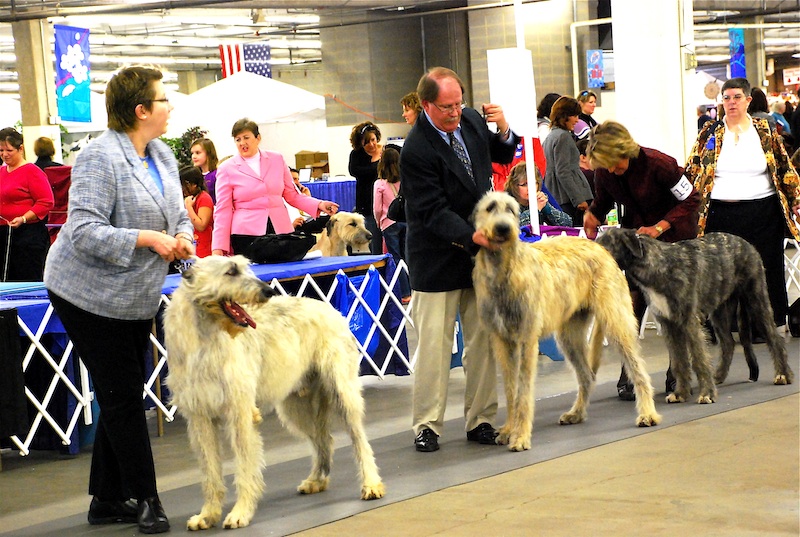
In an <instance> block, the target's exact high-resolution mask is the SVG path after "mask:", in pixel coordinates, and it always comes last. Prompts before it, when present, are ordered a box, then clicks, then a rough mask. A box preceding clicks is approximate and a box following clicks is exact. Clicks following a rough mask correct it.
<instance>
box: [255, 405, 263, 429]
mask: <svg viewBox="0 0 800 537" xmlns="http://www.w3.org/2000/svg"><path fill="white" fill-rule="evenodd" d="M262 421H264V418H263V417H262V416H261V410H259V409H258V407H255V408H253V425H258V424H259V423H261V422H262Z"/></svg>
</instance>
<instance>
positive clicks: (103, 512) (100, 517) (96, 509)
mask: <svg viewBox="0 0 800 537" xmlns="http://www.w3.org/2000/svg"><path fill="white" fill-rule="evenodd" d="M136 515H137V509H136V502H135V501H133V500H128V501H125V502H122V501H119V500H111V501H103V500H99V499H98V498H97V496H95V497H94V498H92V503H91V504H89V516H88V519H89V524H92V525H97V524H116V523H124V524H135V523H136Z"/></svg>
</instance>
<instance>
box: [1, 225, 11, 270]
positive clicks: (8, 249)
mask: <svg viewBox="0 0 800 537" xmlns="http://www.w3.org/2000/svg"><path fill="white" fill-rule="evenodd" d="M0 219H2V220H4V221H5V222H6V223H7V224H8V225H7V226H6V227H7V228H8V238H7V239H6V255H5V259H3V281H6V278H8V260H9V256H10V255H11V221H10V220H9V219H7V218H3V217H2V216H0Z"/></svg>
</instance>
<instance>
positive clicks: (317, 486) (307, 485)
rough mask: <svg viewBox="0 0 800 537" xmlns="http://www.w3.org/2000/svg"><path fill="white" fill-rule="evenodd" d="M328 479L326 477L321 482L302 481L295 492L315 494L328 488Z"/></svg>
mask: <svg viewBox="0 0 800 537" xmlns="http://www.w3.org/2000/svg"><path fill="white" fill-rule="evenodd" d="M328 481H329V479H328V478H327V477H326V478H325V479H321V480H314V479H304V480H303V482H302V483H300V485H299V486H298V487H297V492H299V493H300V494H316V493H317V492H322V491H323V490H325V489H327V488H328Z"/></svg>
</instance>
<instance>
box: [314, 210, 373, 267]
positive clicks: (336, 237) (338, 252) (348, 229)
mask: <svg viewBox="0 0 800 537" xmlns="http://www.w3.org/2000/svg"><path fill="white" fill-rule="evenodd" d="M371 238H372V233H370V232H369V230H368V229H367V226H366V225H365V224H364V216H363V215H360V214H358V213H348V212H345V211H340V212H338V213H336V214H335V215H333V216H331V219H330V220H328V223H327V224H326V225H325V229H324V230H322V234H321V235H320V236H319V238H318V239H317V244H315V245H314V246H313V247H312V248H311V251H312V252H313V251H314V250H319V251H321V252H322V255H323V256H324V257H332V256H344V255H347V247H348V246H349V247H350V249H352V250H353V252H360V253H364V252H367V253H368V252H369V241H370V239H371Z"/></svg>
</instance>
